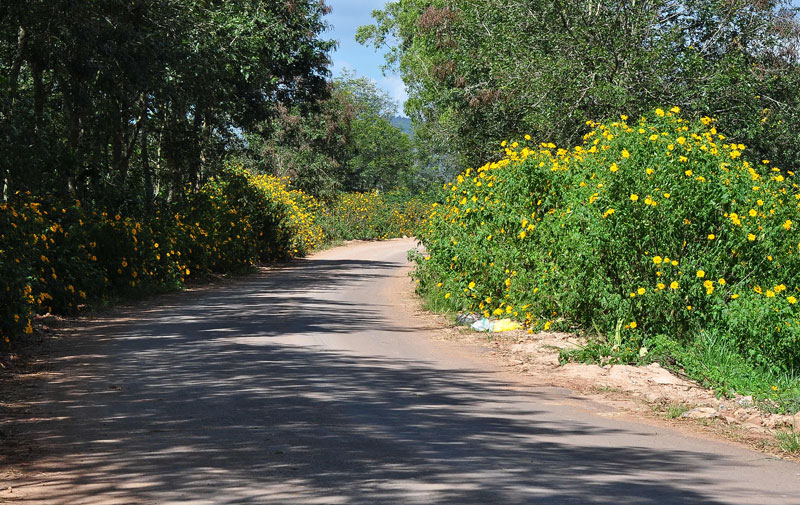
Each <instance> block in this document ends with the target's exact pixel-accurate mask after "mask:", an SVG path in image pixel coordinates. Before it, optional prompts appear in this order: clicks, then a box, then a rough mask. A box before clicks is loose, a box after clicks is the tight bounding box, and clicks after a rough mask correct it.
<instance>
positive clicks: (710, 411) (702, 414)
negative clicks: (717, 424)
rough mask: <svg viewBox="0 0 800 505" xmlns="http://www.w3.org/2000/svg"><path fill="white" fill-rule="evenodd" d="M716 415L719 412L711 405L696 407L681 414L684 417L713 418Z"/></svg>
mask: <svg viewBox="0 0 800 505" xmlns="http://www.w3.org/2000/svg"><path fill="white" fill-rule="evenodd" d="M718 416H719V413H718V412H717V411H716V409H714V408H712V407H697V408H696V409H692V410H690V411H688V412H684V413H683V414H681V417H682V418H684V419H713V418H715V417H718Z"/></svg>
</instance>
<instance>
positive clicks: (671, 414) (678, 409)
mask: <svg viewBox="0 0 800 505" xmlns="http://www.w3.org/2000/svg"><path fill="white" fill-rule="evenodd" d="M690 409H691V407H689V406H688V405H685V404H683V403H677V404H669V405H667V408H666V411H665V412H664V414H665V415H666V416H667V418H669V419H677V418H679V417H681V416H682V415H683V414H684V413H685V412H688V411H689V410H690Z"/></svg>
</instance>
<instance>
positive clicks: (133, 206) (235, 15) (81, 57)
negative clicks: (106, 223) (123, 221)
mask: <svg viewBox="0 0 800 505" xmlns="http://www.w3.org/2000/svg"><path fill="white" fill-rule="evenodd" d="M325 12H327V7H326V6H325V5H324V3H322V2H319V1H317V0H296V1H291V2H252V1H249V0H233V1H189V2H186V1H178V0H164V1H153V0H133V1H122V0H110V1H104V2H92V1H87V0H80V1H66V0H46V1H43V0H36V1H22V0H7V1H3V2H0V152H2V153H3V156H2V157H0V183H2V184H3V196H4V198H8V197H10V195H13V194H14V193H15V192H17V191H21V192H24V191H28V190H30V191H32V192H33V193H34V194H36V195H44V194H54V195H57V196H58V197H59V198H61V199H67V200H68V199H80V200H82V201H87V202H88V201H93V202H102V205H103V206H106V207H114V208H117V209H119V210H121V211H122V210H125V209H128V210H129V211H136V212H138V213H147V212H149V211H150V208H151V207H152V204H153V202H154V201H156V200H159V199H161V200H175V199H179V198H182V197H183V196H184V195H185V194H186V191H185V190H184V188H185V187H187V186H188V187H190V189H191V190H197V189H199V188H200V187H201V186H203V184H204V183H205V182H206V181H208V180H209V178H210V177H213V176H214V175H216V174H217V173H219V172H220V171H221V170H222V167H223V163H222V161H223V159H224V158H225V156H226V155H227V152H228V151H229V150H230V149H231V146H232V145H235V144H236V143H237V142H238V137H239V133H240V132H241V131H247V130H250V129H253V128H255V127H256V126H257V125H258V124H259V123H260V122H262V121H265V120H268V119H270V118H271V117H273V116H274V114H275V113H276V112H275V111H276V107H278V106H281V105H283V106H292V105H294V104H307V103H313V102H314V101H315V100H316V99H317V97H318V96H324V93H325V89H326V82H325V77H326V76H327V73H328V70H327V64H328V51H329V50H330V49H331V48H332V47H333V44H334V42H333V41H325V40H322V39H320V38H319V35H320V33H321V32H322V30H323V29H324V27H325V25H324V22H323V19H322V16H323V15H324V13H325Z"/></svg>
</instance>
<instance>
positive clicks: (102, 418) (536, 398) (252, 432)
mask: <svg viewBox="0 0 800 505" xmlns="http://www.w3.org/2000/svg"><path fill="white" fill-rule="evenodd" d="M397 266H398V264H397V263H393V262H374V261H372V262H371V261H325V260H305V261H302V262H298V263H296V264H293V265H291V266H290V267H286V268H283V269H281V271H279V272H273V273H270V274H267V275H257V276H255V277H253V278H248V279H245V280H242V281H240V282H235V283H233V284H232V285H229V286H225V287H223V288H221V289H219V290H213V291H210V292H206V293H202V294H200V295H198V296H195V297H194V298H193V299H192V300H191V303H186V301H185V300H183V301H182V300H180V299H170V301H167V302H165V303H164V304H163V305H161V306H156V307H149V308H143V309H141V310H138V309H137V308H135V307H134V308H132V309H130V310H129V314H128V315H129V316H131V317H133V316H138V317H139V319H138V320H137V321H136V322H122V321H120V320H116V321H104V320H99V321H98V322H96V323H95V324H94V325H93V327H92V328H90V331H91V332H92V333H96V334H98V335H102V336H103V338H105V339H107V341H106V344H105V345H104V346H100V347H101V349H102V351H103V352H102V353H99V354H95V355H87V354H76V355H73V356H69V355H65V356H63V357H62V359H61V361H60V362H61V366H62V367H63V370H64V374H63V376H62V378H61V379H60V380H59V381H58V382H56V383H53V384H50V385H49V388H50V389H49V390H50V391H51V392H52V399H51V400H50V401H48V402H47V403H44V404H42V405H41V406H40V408H41V410H42V412H43V414H42V416H41V419H39V420H33V421H31V422H29V423H27V424H26V425H25V426H24V427H18V428H20V429H24V430H25V432H26V433H27V434H28V436H30V437H35V439H36V440H37V441H38V443H39V444H41V445H42V446H43V447H47V448H48V454H46V455H42V456H47V457H42V458H41V459H40V460H36V461H32V462H30V464H29V469H30V470H31V472H32V473H35V472H37V471H38V472H41V474H40V475H41V476H40V477H39V479H42V480H44V481H46V482H47V484H48V489H50V490H51V491H52V496H50V497H49V498H48V501H47V503H52V504H59V505H60V504H64V505H67V504H70V505H72V504H98V505H99V504H104V503H108V502H110V501H112V500H119V501H120V502H122V503H137V504H138V503H158V504H161V503H182V502H186V501H190V500H192V499H194V500H196V501H194V502H192V503H216V504H289V503H331V504H334V503H335V504H365V505H367V504H369V505H374V504H390V503H391V504H394V503H397V504H416V503H419V504H432V503H452V504H470V503H481V504H485V503H486V504H488V503H491V504H494V503H496V504H560V503H565V504H567V503H574V504H585V503H597V504H645V505H646V504H654V505H655V504H687V503H692V504H721V503H726V502H725V501H723V500H716V499H715V498H714V494H715V492H716V491H718V490H719V489H720V486H722V487H723V488H724V489H725V490H726V492H727V493H731V492H735V493H739V496H741V497H743V498H748V497H749V498H748V499H753V498H754V497H759V496H760V497H762V498H763V499H764V501H763V502H762V503H769V502H771V501H772V499H773V498H775V497H776V496H778V494H777V491H776V492H775V493H776V494H774V495H771V494H770V492H768V491H764V490H763V489H761V490H759V489H756V488H754V483H744V482H735V481H733V480H731V479H728V480H725V478H724V476H725V475H726V474H727V473H728V472H729V471H730V470H731V469H732V468H733V466H734V465H735V463H733V462H732V461H730V460H726V459H722V458H719V457H716V456H713V455H710V454H708V453H704V452H702V451H699V450H693V449H692V448H691V442H688V443H687V444H686V447H688V449H687V448H686V447H684V448H678V447H664V446H663V444H660V443H659V442H657V441H654V440H655V437H654V436H653V435H654V432H653V430H651V429H649V428H646V427H643V426H637V425H631V424H621V423H614V422H613V421H611V420H608V419H602V418H599V417H598V418H596V422H593V423H591V424H590V423H589V422H587V420H586V418H587V417H589V416H572V415H570V414H569V411H568V410H566V409H561V410H558V409H556V410H552V409H550V408H548V409H545V408H544V407H543V405H544V404H545V403H548V402H550V403H552V402H553V401H554V400H557V399H558V398H562V399H563V393H561V392H558V391H555V390H552V389H535V390H531V391H525V392H520V391H515V390H514V389H512V388H509V387H508V385H507V384H505V383H503V382H500V381H498V380H497V379H496V378H495V377H494V376H493V375H492V374H490V373H488V372H485V371H481V370H464V369H448V368H443V367H442V366H441V365H439V364H437V363H433V362H429V363H426V362H419V361H408V360H403V359H392V358H389V357H381V356H378V357H376V356H360V357H359V356H353V355H352V353H346V352H338V351H333V350H327V349H325V348H324V346H321V345H307V346H302V345H286V344H283V343H280V342H277V341H276V340H275V339H276V338H279V337H281V336H283V335H285V334H287V333H302V334H306V335H310V336H312V337H313V336H314V335H318V334H319V335H330V334H342V335H344V334H348V333H352V332H373V331H374V332H391V333H393V334H395V333H396V334H398V335H400V337H399V338H402V336H403V335H410V332H413V331H415V328H414V327H411V328H409V327H407V326H404V325H403V324H400V323H398V322H394V321H390V320H388V319H387V318H386V317H385V316H384V315H383V313H382V311H381V310H380V309H379V307H369V306H368V307H363V306H359V307H356V306H353V305H352V304H349V303H344V302H336V301H335V300H331V299H327V298H326V297H325V296H324V293H325V292H326V291H327V290H337V289H344V288H346V287H348V286H349V287H351V288H353V287H356V288H357V287H358V284H359V283H364V282H374V281H375V280H377V279H380V278H382V277H389V276H392V275H393V272H395V271H396V270H395V269H396V268H397ZM311 291H316V292H317V295H316V296H313V295H311V294H310V293H311ZM320 292H321V294H320ZM73 338H74V337H73ZM87 349H88V348H87ZM92 352H96V351H94V350H93V351H92ZM532 405H539V406H542V407H541V408H536V407H532ZM51 461H60V462H62V463H61V464H63V468H60V469H59V468H53V467H52V466H47V465H48V464H49V463H47V462H51ZM59 470H62V472H61V473H59ZM15 484H16V486H18V487H19V488H20V489H21V490H23V491H24V489H25V485H26V483H25V482H21V483H15ZM755 485H756V486H757V483H755ZM704 490H708V491H704Z"/></svg>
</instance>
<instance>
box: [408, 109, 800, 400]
mask: <svg viewBox="0 0 800 505" xmlns="http://www.w3.org/2000/svg"><path fill="white" fill-rule="evenodd" d="M589 126H590V127H592V129H591V131H589V132H588V133H587V134H586V135H585V137H584V140H585V141H584V143H583V144H582V145H580V146H576V147H574V148H573V149H569V150H567V149H558V148H556V146H554V145H552V144H539V145H534V144H532V143H530V142H529V139H528V140H527V141H522V143H517V142H513V143H510V144H509V143H505V142H504V143H503V146H504V148H505V150H504V154H505V156H504V158H502V159H501V160H499V161H497V162H493V163H489V164H487V165H485V166H483V167H480V168H478V169H477V170H474V169H468V170H466V171H465V172H464V173H462V174H461V175H460V176H459V177H458V179H457V180H456V181H455V182H454V183H453V184H450V185H447V186H446V187H445V190H446V191H447V193H448V194H447V197H446V198H445V199H444V200H443V203H442V205H440V206H437V207H436V208H435V209H434V212H433V213H432V215H431V217H430V219H429V221H428V224H427V226H426V228H425V231H424V232H423V233H422V234H421V235H420V238H421V240H422V242H423V244H424V245H425V248H426V251H427V253H426V255H425V256H420V257H419V258H418V259H417V269H416V273H415V275H416V279H417V281H418V286H419V291H420V292H421V293H422V294H423V295H424V296H425V297H427V298H429V299H437V300H438V301H437V303H436V304H437V305H441V306H442V308H445V309H448V310H469V311H478V312H482V313H483V314H484V315H485V316H487V317H489V316H503V317H514V318H517V319H519V320H521V321H524V322H525V324H526V325H527V327H528V328H529V329H530V331H536V330H540V329H550V328H553V329H562V330H573V331H574V330H575V329H577V331H579V332H582V333H583V334H585V335H587V336H589V337H590V343H589V345H588V346H586V347H585V348H583V349H580V350H577V351H573V352H571V353H569V354H567V355H564V356H562V359H573V360H581V361H597V362H612V363H613V362H616V363H639V364H642V363H648V362H652V361H659V362H661V363H662V364H664V365H666V366H672V367H681V368H683V369H684V370H685V371H686V373H688V374H689V375H690V376H692V377H693V378H695V379H697V380H699V381H701V382H703V383H705V384H706V385H708V386H711V387H713V388H714V389H715V391H718V392H720V393H721V394H727V393H729V392H731V391H736V392H739V393H745V394H753V395H755V396H757V397H758V398H761V399H763V400H765V401H766V403H767V404H768V405H769V406H771V408H773V409H776V410H797V408H798V405H797V404H798V398H800V382H798V380H797V376H796V373H795V371H796V370H797V369H798V366H800V345H798V344H799V343H798V338H800V313H799V312H798V305H797V298H798V297H800V234H798V232H797V230H798V224H799V223H800V216H799V215H798V200H800V191H798V185H797V184H796V182H795V177H794V175H795V174H794V173H793V172H791V171H788V170H781V169H779V168H776V167H773V166H772V165H771V164H770V163H769V161H768V160H759V161H758V162H757V163H756V162H748V161H746V160H745V159H744V157H743V152H744V151H745V146H743V145H741V144H738V143H735V142H731V141H730V140H728V139H726V137H725V136H724V135H723V134H722V133H720V132H718V131H717V129H716V126H715V121H714V120H713V119H711V118H702V119H701V120H697V121H690V120H686V119H684V118H681V117H680V115H679V109H678V108H677V107H675V108H673V109H670V110H669V111H664V110H661V109H656V110H655V111H654V113H653V114H651V115H650V116H649V117H642V118H640V119H638V120H635V121H630V122H628V118H627V117H625V116H622V117H621V119H620V120H618V121H614V122H612V123H610V124H595V123H590V124H589Z"/></svg>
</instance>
